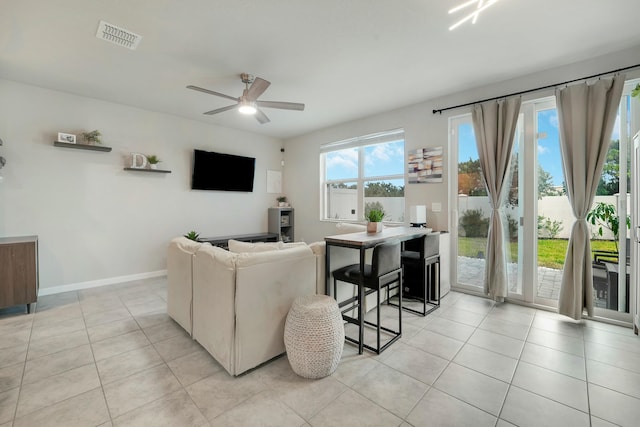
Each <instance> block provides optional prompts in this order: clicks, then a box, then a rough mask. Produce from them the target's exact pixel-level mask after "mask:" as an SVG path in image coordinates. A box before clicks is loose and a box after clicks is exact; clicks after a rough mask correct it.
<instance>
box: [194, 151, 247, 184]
mask: <svg viewBox="0 0 640 427" xmlns="http://www.w3.org/2000/svg"><path fill="white" fill-rule="evenodd" d="M255 169H256V159H255V158H253V157H243V156H235V155H233V154H223V153H216V152H214V151H203V150H193V176H192V179H191V188H192V189H193V190H218V191H243V192H247V193H248V192H252V191H253V176H254V173H255Z"/></svg>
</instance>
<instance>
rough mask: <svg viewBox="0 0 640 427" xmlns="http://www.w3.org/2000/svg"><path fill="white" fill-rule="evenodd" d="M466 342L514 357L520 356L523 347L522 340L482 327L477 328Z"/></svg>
mask: <svg viewBox="0 0 640 427" xmlns="http://www.w3.org/2000/svg"><path fill="white" fill-rule="evenodd" d="M467 342H468V343H469V344H473V345H475V346H477V347H482V348H484V349H485V350H490V351H494V352H496V353H500V354H502V355H505V356H507V357H511V358H514V359H518V358H519V357H520V354H521V353H522V348H523V347H524V341H521V340H517V339H515V338H511V337H508V336H506V335H500V334H495V333H493V332H489V331H485V330H482V329H477V330H476V331H475V332H474V333H473V335H471V338H469V341H467Z"/></svg>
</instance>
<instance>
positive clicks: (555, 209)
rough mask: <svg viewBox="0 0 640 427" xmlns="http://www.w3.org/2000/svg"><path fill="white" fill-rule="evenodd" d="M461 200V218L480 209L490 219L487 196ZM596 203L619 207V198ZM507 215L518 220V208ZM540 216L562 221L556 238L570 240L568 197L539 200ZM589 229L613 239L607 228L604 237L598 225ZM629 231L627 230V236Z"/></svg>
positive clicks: (509, 208) (599, 199)
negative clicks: (599, 231)
mask: <svg viewBox="0 0 640 427" xmlns="http://www.w3.org/2000/svg"><path fill="white" fill-rule="evenodd" d="M458 200H459V204H458V206H459V211H460V216H462V215H463V213H464V211H466V210H472V209H480V210H481V211H482V213H483V214H484V216H485V217H487V218H488V217H489V215H490V214H491V205H490V204H489V198H488V197H486V196H474V197H469V196H458ZM628 200H629V197H627V206H631V204H630V202H629V201H628ZM595 203H609V204H612V205H614V206H617V203H618V197H616V196H596V197H595V200H594V204H595ZM505 213H506V214H508V215H511V217H512V218H514V219H516V218H518V212H517V208H512V207H507V208H505ZM538 214H539V215H544V216H545V217H547V218H549V219H550V220H552V221H560V222H561V223H562V226H563V228H562V230H561V231H560V232H559V233H558V235H557V236H556V238H558V239H568V238H569V236H570V235H571V227H572V225H573V222H574V217H573V212H572V211H571V205H569V199H568V198H567V196H547V197H543V198H542V199H540V200H538ZM596 224H597V223H596ZM588 226H589V229H590V230H591V234H592V235H593V236H594V238H597V239H605V240H611V239H613V234H612V233H611V231H609V230H608V229H607V228H606V227H603V228H602V231H603V233H602V237H600V236H597V237H596V233H597V232H598V225H595V226H593V225H591V224H588ZM628 233H629V230H627V234H628Z"/></svg>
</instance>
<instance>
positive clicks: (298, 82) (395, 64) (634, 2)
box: [0, 0, 640, 138]
mask: <svg viewBox="0 0 640 427" xmlns="http://www.w3.org/2000/svg"><path fill="white" fill-rule="evenodd" d="M462 2H463V0H253V1H251V0H179V1H176V0H53V1H52V0H0V78H5V79H9V80H14V81H19V82H24V83H29V84H34V85H38V86H42V87H46V88H52V89H56V90H61V91H65V92H70V93H74V94H78V95H84V96H89V97H94V98H99V99H104V100H108V101H113V102H117V103H122V104H127V105H132V106H136V107H140V108H144V109H148V110H153V111H160V112H164V113H169V114H173V115H177V116H182V117H187V118H190V119H195V120H200V121H204V122H208V123H214V124H216V125H220V126H226V127H231V128H237V129H242V130H246V131H250V132H256V133H261V134H265V135H270V136H274V137H280V138H287V137H291V136H296V135H300V134H304V133H307V132H311V131H313V130H316V129H320V128H324V127H327V126H331V125H334V124H337V123H342V122H346V121H350V120H354V119H357V118H360V117H365V116H369V115H372V114H375V113H379V112H383V111H388V110H392V109H395V108H399V107H402V106H407V105H411V104H415V103H418V102H421V101H425V100H428V99H431V98H434V97H437V96H441V95H446V94H449V93H453V92H458V91H461V90H464V89H467V88H472V87H477V86H481V85H485V84H489V83H494V82H498V81H501V80H505V79H509V78H513V77H516V76H520V75H524V74H529V73H532V72H536V71H539V70H545V69H549V68H553V67H556V66H559V65H564V64H568V63H572V62H576V61H580V60H583V59H588V58H591V57H594V56H599V55H602V54H605V53H608V52H613V51H618V50H622V49H626V48H629V47H634V46H638V45H640V26H639V25H638V17H639V16H640V1H638V0H607V1H595V0H588V1H585V0H500V1H499V2H498V3H496V4H495V5H493V6H492V7H491V8H489V9H487V10H486V11H485V12H483V13H482V15H481V16H480V19H479V20H478V22H477V23H476V24H475V25H471V24H465V25H463V26H461V27H459V28H458V29H456V30H454V31H449V30H448V27H449V26H450V25H451V24H453V23H454V22H455V17H452V16H450V15H448V14H447V11H448V10H449V9H450V8H451V7H453V6H456V5H458V4H460V3H462ZM100 20H104V21H107V22H109V23H111V24H114V25H117V26H120V27H123V28H125V29H127V30H130V31H132V32H134V33H137V34H140V35H142V36H143V39H142V42H141V43H140V46H139V47H138V49H137V50H135V51H131V50H128V49H125V48H122V47H119V46H116V45H113V44H110V43H107V42H105V41H102V40H99V39H97V38H96V37H95V33H96V30H97V27H98V23H99V21H100ZM636 62H637V61H636ZM242 72H247V73H251V74H254V75H256V76H260V77H262V78H264V79H266V80H269V81H270V82H271V83H272V85H271V87H270V88H269V89H268V90H267V91H266V92H265V93H264V95H263V96H262V97H261V98H260V99H261V100H269V101H289V102H303V103H305V104H306V109H305V111H304V112H299V111H283V110H274V109H265V110H264V111H265V113H266V114H267V115H268V116H269V118H270V119H271V123H268V124H264V125H260V124H259V123H258V122H257V121H256V120H255V119H254V118H252V117H247V116H242V115H240V114H239V113H237V111H235V110H232V111H227V112H224V113H221V114H218V115H215V116H204V115H202V113H203V112H204V111H208V110H212V109H215V108H219V107H224V106H226V105H229V101H228V100H225V99H223V98H218V97H214V96H211V95H206V94H203V93H199V92H195V91H191V90H188V89H186V88H185V86H187V85H189V84H192V85H196V86H202V87H205V88H208V89H211V90H214V91H217V92H222V93H225V94H228V95H231V96H234V97H235V96H239V95H240V94H241V92H242V89H243V85H242V83H241V82H240V78H239V74H240V73H242Z"/></svg>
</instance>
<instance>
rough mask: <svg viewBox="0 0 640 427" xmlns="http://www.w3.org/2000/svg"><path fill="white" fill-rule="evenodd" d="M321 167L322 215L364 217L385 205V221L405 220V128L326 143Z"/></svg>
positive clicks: (321, 154) (328, 218)
mask: <svg viewBox="0 0 640 427" xmlns="http://www.w3.org/2000/svg"><path fill="white" fill-rule="evenodd" d="M320 171H321V174H322V176H321V178H320V181H321V183H322V203H321V209H322V213H321V219H323V220H340V221H345V220H346V221H361V220H363V219H364V216H365V213H366V212H367V211H368V210H370V209H374V208H377V209H380V208H381V209H383V210H384V212H385V214H386V215H385V219H384V220H385V221H387V222H404V218H405V211H404V183H405V181H404V179H405V178H404V171H405V160H404V130H402V129H400V130H393V131H389V132H381V133H377V134H372V135H366V136H361V137H357V138H352V139H348V140H345V141H339V142H334V143H330V144H326V145H323V146H322V147H321V148H320Z"/></svg>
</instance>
